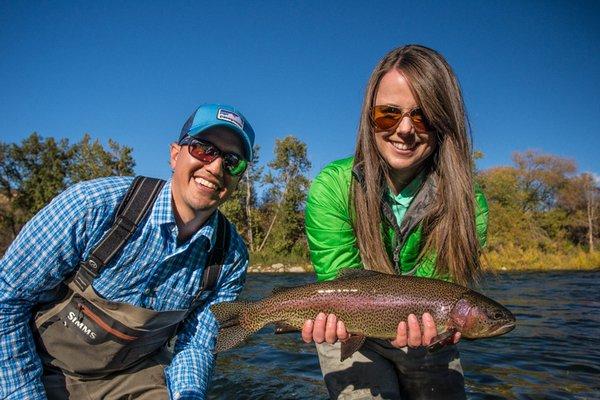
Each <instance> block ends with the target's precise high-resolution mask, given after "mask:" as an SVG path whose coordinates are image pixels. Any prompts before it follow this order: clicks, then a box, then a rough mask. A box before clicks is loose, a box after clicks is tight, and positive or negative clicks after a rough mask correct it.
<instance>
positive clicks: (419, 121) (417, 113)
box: [410, 110, 429, 132]
mask: <svg viewBox="0 0 600 400" xmlns="http://www.w3.org/2000/svg"><path fill="white" fill-rule="evenodd" d="M410 119H411V121H412V124H413V126H414V127H415V129H416V130H417V131H421V132H424V131H428V130H429V125H428V124H427V119H426V118H425V116H424V115H423V111H421V110H414V111H413V112H411V113H410Z"/></svg>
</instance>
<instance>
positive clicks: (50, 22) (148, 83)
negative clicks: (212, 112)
mask: <svg viewBox="0 0 600 400" xmlns="http://www.w3.org/2000/svg"><path fill="white" fill-rule="evenodd" d="M599 20H600V3H599V2H597V1H576V2H567V1H565V2H556V1H518V2H517V1H502V2H498V1H476V2H445V1H439V2H429V1H419V2H400V1H389V2H388V1H368V2H367V1H364V2H352V1H310V2H301V1H295V2H292V1H239V2H234V1H223V2H214V1H210V2H209V1H206V2H205V1H193V2H192V1H189V2H179V1H171V2H167V1H160V2H156V1H143V2H142V1H139V2H134V1H128V2H122V1H114V2H113V1H100V2H91V1H55V2H37V1H27V2H25V1H10V2H9V1H4V0H0V140H1V141H3V142H19V141H21V140H22V139H23V138H25V137H26V136H28V135H29V134H30V133H31V132H33V131H37V132H38V133H40V134H41V135H42V136H54V137H67V138H69V139H70V140H73V141H75V140H79V139H80V138H81V136H82V135H83V134H84V133H85V132H88V133H90V134H91V135H92V137H93V138H99V139H100V140H102V141H103V142H104V143H106V141H107V140H108V138H113V139H115V140H117V141H118V142H119V143H121V144H124V145H128V146H131V147H133V149H134V157H135V160H136V162H137V167H136V172H137V173H138V174H144V175H150V176H157V177H163V178H165V177H168V176H169V174H170V171H169V168H168V165H167V159H168V158H167V157H168V145H169V143H170V142H171V141H173V140H175V139H176V138H177V136H178V134H179V130H180V129H181V126H182V125H183V123H184V121H185V120H186V118H187V117H188V115H189V114H190V113H191V111H192V110H193V109H194V108H195V107H196V106H197V105H198V104H200V103H204V102H223V103H230V104H233V105H235V106H237V107H239V108H240V109H241V110H242V112H243V113H244V114H245V115H246V117H247V118H248V119H249V120H250V122H251V124H252V125H253V127H254V129H255V131H256V133H257V143H258V144H259V145H260V146H261V161H262V162H268V161H269V160H271V159H272V157H273V146H274V143H275V138H281V137H284V136H286V135H288V134H293V135H295V136H297V137H299V138H300V139H301V140H303V141H304V142H305V143H306V144H307V145H308V152H309V156H310V159H311V161H312V164H313V168H312V171H311V177H312V176H314V175H315V174H316V173H317V172H318V170H319V169H320V168H322V167H323V166H324V165H325V164H327V163H328V162H329V161H332V160H334V159H337V158H341V157H345V156H348V155H351V154H352V153H353V148H354V143H355V138H356V127H357V121H358V115H359V109H360V105H361V102H362V97H363V93H364V89H365V86H366V82H367V79H368V77H369V74H370V72H371V70H372V69H373V67H374V66H375V64H376V63H377V62H378V60H379V59H380V58H381V57H382V56H383V55H384V54H385V53H386V52H387V51H389V50H391V49H392V48H394V47H397V46H399V45H402V44H407V43H420V44H424V45H426V46H429V47H432V48H434V49H436V50H438V51H440V52H441V53H442V54H444V55H445V56H446V58H447V59H448V61H449V63H450V64H451V65H452V66H453V68H454V69H455V72H456V73H457V75H458V77H459V79H460V82H461V85H462V88H463V92H464V96H465V101H466V105H467V109H468V111H469V116H470V119H471V123H472V127H473V142H474V147H475V149H478V150H481V151H483V152H484V154H485V158H483V159H482V160H480V161H479V162H478V166H479V168H482V169H485V168H489V167H492V166H497V165H510V164H511V154H512V153H513V152H515V151H524V150H527V149H537V150H540V151H543V152H546V153H551V154H555V155H559V156H561V157H566V158H570V159H574V160H575V161H576V162H577V164H578V166H579V170H580V171H588V172H592V173H595V174H596V175H598V174H600V161H599V160H600V151H599V148H600V139H599V136H600V28H599V27H600V24H598V21H599Z"/></svg>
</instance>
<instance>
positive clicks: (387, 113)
mask: <svg viewBox="0 0 600 400" xmlns="http://www.w3.org/2000/svg"><path fill="white" fill-rule="evenodd" d="M404 117H409V118H410V121H411V122H412V125H413V126H414V128H415V130H416V131H417V132H427V131H429V130H430V126H429V123H428V122H427V118H425V115H424V114H423V110H421V109H420V108H419V107H416V108H413V109H412V110H408V111H406V112H402V110H401V109H400V108H398V107H394V106H389V105H383V106H373V107H372V108H371V121H372V122H373V125H374V126H375V127H376V128H378V129H381V130H384V131H387V130H388V129H391V128H393V127H394V126H396V125H398V123H400V121H402V119H404Z"/></svg>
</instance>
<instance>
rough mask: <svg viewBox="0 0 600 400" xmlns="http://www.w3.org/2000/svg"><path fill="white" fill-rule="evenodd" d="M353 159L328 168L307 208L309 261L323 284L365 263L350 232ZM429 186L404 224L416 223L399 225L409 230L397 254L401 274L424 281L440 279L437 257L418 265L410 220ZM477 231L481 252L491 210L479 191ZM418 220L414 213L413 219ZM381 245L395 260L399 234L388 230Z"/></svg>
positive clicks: (416, 236)
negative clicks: (421, 278)
mask: <svg viewBox="0 0 600 400" xmlns="http://www.w3.org/2000/svg"><path fill="white" fill-rule="evenodd" d="M353 161H354V158H353V157H350V158H345V159H342V160H338V161H334V162H332V163H330V164H329V165H327V166H326V167H325V168H324V169H323V170H322V171H321V172H320V173H319V175H318V176H317V177H316V178H315V180H314V181H313V183H312V185H311V187H310V191H309V194H308V200H307V203H306V234H307V237H308V245H309V248H310V258H311V261H312V264H313V266H314V268H315V272H316V274H317V279H318V280H319V281H326V280H331V279H334V278H335V277H336V276H337V274H338V271H339V270H340V269H342V268H362V267H363V265H362V262H361V259H360V254H359V251H358V245H357V243H356V236H355V234H354V230H353V229H352V220H351V213H350V203H349V195H350V183H351V179H353V178H352V177H353V173H352V166H353ZM425 187H426V184H424V185H423V187H422V188H421V189H420V191H419V193H417V195H416V196H415V199H413V202H412V203H411V206H410V207H409V210H408V211H407V215H405V219H407V221H410V220H411V219H412V220H414V223H413V224H412V225H411V224H410V222H407V223H405V221H403V224H402V225H401V228H405V229H407V233H406V235H405V240H404V243H403V244H402V246H401V247H400V248H399V250H400V251H399V254H398V255H397V258H398V268H399V270H401V271H402V273H403V274H411V275H416V276H423V277H436V278H441V279H449V277H448V276H440V275H437V274H436V271H435V255H431V256H425V257H423V258H422V259H421V260H419V252H420V250H421V246H422V243H423V237H422V226H421V223H420V219H419V218H418V216H417V217H415V216H414V215H413V217H409V216H408V214H409V213H411V208H413V207H412V206H413V203H416V202H417V201H416V199H417V197H418V196H421V199H422V201H421V203H423V202H425V203H426V202H427V200H426V195H427V193H426V192H427V190H426V189H424V188H425ZM475 201H476V228H477V236H478V238H479V241H480V244H481V246H482V247H483V246H484V245H485V242H486V237H487V220H488V205H487V201H486V199H485V196H484V195H483V193H482V192H481V190H480V189H479V188H478V187H476V188H475ZM413 214H414V213H413ZM385 225H386V227H387V228H385V229H383V228H382V231H383V234H384V235H383V239H384V243H385V246H386V250H387V252H388V255H389V257H390V260H392V259H393V258H394V257H393V249H394V247H395V246H394V245H393V243H395V240H396V236H397V234H396V230H394V229H393V228H392V227H391V225H390V224H385Z"/></svg>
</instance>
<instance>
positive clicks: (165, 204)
mask: <svg viewBox="0 0 600 400" xmlns="http://www.w3.org/2000/svg"><path fill="white" fill-rule="evenodd" d="M171 184H172V181H171V179H169V180H168V181H167V182H166V183H165V185H164V186H163V188H162V189H161V191H160V193H159V194H158V197H157V198H156V201H155V203H154V206H153V207H152V211H151V212H150V223H151V224H152V225H155V226H161V227H163V226H164V227H165V228H167V229H169V228H172V227H177V223H176V221H175V214H174V213H173V207H172V206H171V203H172V195H171ZM216 230H217V213H216V212H214V213H212V215H211V216H210V217H209V218H208V220H206V222H205V223H204V225H202V227H201V228H200V229H199V230H198V231H197V232H196V233H194V235H193V236H192V237H191V239H190V240H189V241H188V243H194V242H195V241H196V240H198V239H199V238H200V237H201V236H204V237H205V238H206V239H208V243H209V246H208V251H211V250H212V249H213V247H214V245H215V242H216V240H217V238H216V236H217V235H215V234H214V233H215V232H216Z"/></svg>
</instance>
